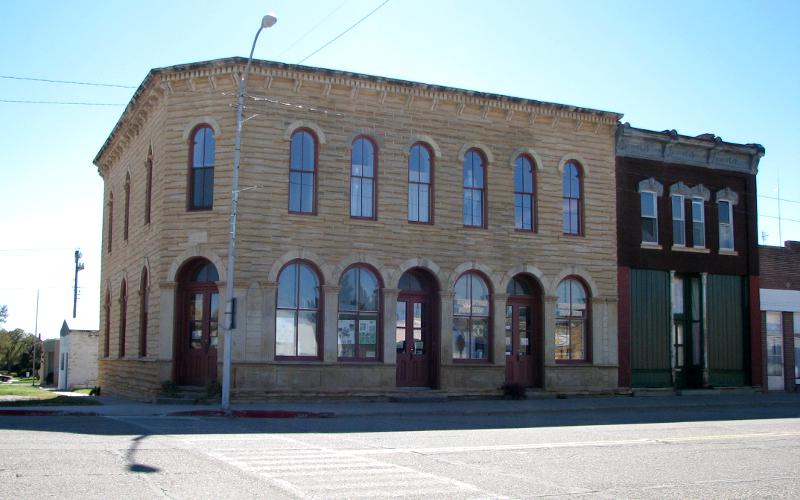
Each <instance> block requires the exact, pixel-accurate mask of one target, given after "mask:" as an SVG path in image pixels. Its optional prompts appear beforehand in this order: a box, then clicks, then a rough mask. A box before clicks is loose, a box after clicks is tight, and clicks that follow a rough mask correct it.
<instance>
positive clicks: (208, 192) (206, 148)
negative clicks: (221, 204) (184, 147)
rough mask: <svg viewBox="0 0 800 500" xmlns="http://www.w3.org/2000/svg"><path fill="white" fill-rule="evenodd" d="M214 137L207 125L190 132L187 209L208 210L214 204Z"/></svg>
mask: <svg viewBox="0 0 800 500" xmlns="http://www.w3.org/2000/svg"><path fill="white" fill-rule="evenodd" d="M215 150H216V139H214V131H213V130H212V129H211V127H209V126H208V125H199V126H198V127H197V128H195V130H194V132H193V133H192V156H191V160H190V162H191V175H190V177H191V178H190V180H189V209H190V210H210V209H211V207H212V206H213V204H214V154H215Z"/></svg>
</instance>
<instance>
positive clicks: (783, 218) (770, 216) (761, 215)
mask: <svg viewBox="0 0 800 500" xmlns="http://www.w3.org/2000/svg"><path fill="white" fill-rule="evenodd" d="M758 216H759V217H767V218H768V219H778V220H782V221H783V220H785V221H789V222H800V220H798V219H790V218H788V217H778V216H777V215H764V214H758Z"/></svg>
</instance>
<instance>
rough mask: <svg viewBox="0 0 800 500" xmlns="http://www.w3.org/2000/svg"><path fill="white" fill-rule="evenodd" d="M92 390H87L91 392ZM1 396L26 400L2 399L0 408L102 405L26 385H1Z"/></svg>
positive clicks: (78, 397)
mask: <svg viewBox="0 0 800 500" xmlns="http://www.w3.org/2000/svg"><path fill="white" fill-rule="evenodd" d="M89 390H90V389H86V391H89ZM0 396H17V397H19V398H24V399H14V400H11V401H3V400H2V399H0V407H3V406H72V405H75V406H78V405H80V406H84V405H99V404H101V403H100V402H99V401H97V400H96V399H94V398H90V397H81V396H62V395H60V394H56V393H54V392H50V391H45V390H42V389H39V388H38V387H32V386H30V385H26V384H0Z"/></svg>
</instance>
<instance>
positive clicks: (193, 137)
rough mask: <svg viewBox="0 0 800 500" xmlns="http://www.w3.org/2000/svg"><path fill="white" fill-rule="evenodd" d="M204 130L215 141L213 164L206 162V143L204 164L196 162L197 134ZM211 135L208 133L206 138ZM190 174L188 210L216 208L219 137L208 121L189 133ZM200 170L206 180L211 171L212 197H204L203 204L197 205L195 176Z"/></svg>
mask: <svg viewBox="0 0 800 500" xmlns="http://www.w3.org/2000/svg"><path fill="white" fill-rule="evenodd" d="M202 130H208V131H209V133H210V137H211V140H212V141H213V146H214V155H213V156H214V157H213V158H211V165H207V164H206V158H205V151H206V147H205V143H204V146H203V162H202V163H203V164H202V165H195V164H194V160H195V158H194V148H195V145H196V142H197V134H199V133H200V132H201V131H202ZM208 137H209V136H208V135H206V138H208ZM188 149H189V175H188V176H187V178H188V183H189V186H188V189H187V190H186V192H187V197H186V198H187V199H186V207H187V210H188V211H202V210H211V209H213V208H214V167H215V165H216V152H217V138H216V136H215V135H214V129H213V128H212V127H211V125H209V124H207V123H201V124H199V125H197V126H196V127H195V128H194V129H193V130H192V133H191V134H190V135H189V148H188ZM199 170H203V179H204V180H205V177H206V175H208V173H209V172H210V175H211V199H210V200H206V199H205V197H203V200H202V202H201V204H199V205H195V203H194V190H195V176H196V175H197V174H198V173H199V172H198V171H199Z"/></svg>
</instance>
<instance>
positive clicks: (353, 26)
mask: <svg viewBox="0 0 800 500" xmlns="http://www.w3.org/2000/svg"><path fill="white" fill-rule="evenodd" d="M387 3H389V0H384V1H383V3H382V4H380V5H378V6H377V7H375V8H374V9H372V11H371V12H370V13H369V14H367V15H366V16H364V17H362V18H361V19H359V20H358V21H356V22H355V24H353V25H352V26H350V27H349V28H347V29H346V30H344V31H342V32H341V33H339V34H338V35H336V37H334V38H333V39H332V40H330V41H329V42H327V43H326V44H325V45H323V46H322V47H320V48H318V49H317V50H315V51H314V52H312V53H310V54H309V55H307V56H305V57H304V58H302V59H300V61H298V63H297V64H303V61H305V60H306V59H308V58H310V57H311V56H313V55H314V54H316V53H317V52H319V51H321V50H322V49H324V48H325V47H327V46H328V45H330V44H332V43H333V42H335V41H336V40H338V39H340V38H341V37H342V36H344V35H345V34H346V33H347V32H348V31H350V30H352V29H353V28H355V27H356V26H358V25H359V24H361V23H362V21H364V20H365V19H367V18H368V17H369V16H371V15H372V14H374V13H376V12H378V10H380V9H381V7H383V6H384V5H386V4H387Z"/></svg>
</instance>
